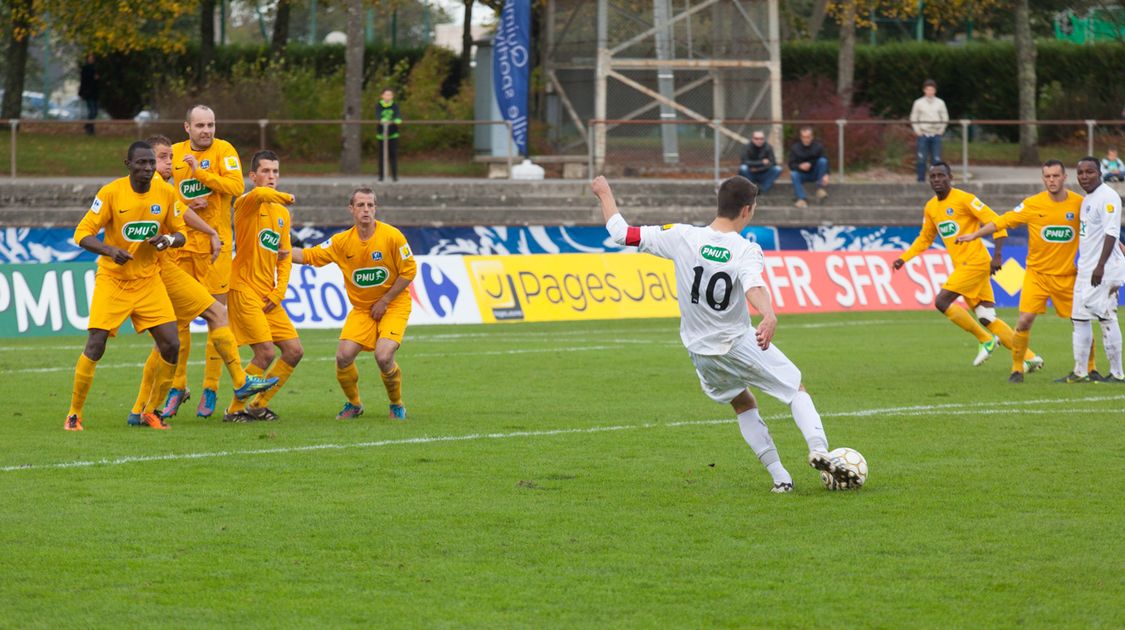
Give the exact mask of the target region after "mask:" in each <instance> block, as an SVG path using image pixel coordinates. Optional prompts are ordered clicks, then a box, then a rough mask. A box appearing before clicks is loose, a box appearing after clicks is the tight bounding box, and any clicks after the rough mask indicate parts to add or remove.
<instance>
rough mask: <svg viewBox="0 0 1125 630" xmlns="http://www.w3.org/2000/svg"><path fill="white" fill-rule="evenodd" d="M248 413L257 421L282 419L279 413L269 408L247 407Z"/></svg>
mask: <svg viewBox="0 0 1125 630" xmlns="http://www.w3.org/2000/svg"><path fill="white" fill-rule="evenodd" d="M246 413H248V414H250V415H251V416H253V417H254V419H255V420H278V419H280V418H281V416H279V415H277V412H275V411H274V410H273V409H270V408H269V407H247V408H246Z"/></svg>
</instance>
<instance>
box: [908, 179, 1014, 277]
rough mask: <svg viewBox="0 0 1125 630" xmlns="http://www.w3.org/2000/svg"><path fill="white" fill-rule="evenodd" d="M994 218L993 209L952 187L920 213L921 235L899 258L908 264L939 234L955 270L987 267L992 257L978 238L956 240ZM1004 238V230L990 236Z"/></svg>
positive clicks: (995, 216)
mask: <svg viewBox="0 0 1125 630" xmlns="http://www.w3.org/2000/svg"><path fill="white" fill-rule="evenodd" d="M997 218H998V217H997V215H996V213H995V212H993V211H992V208H989V207H988V206H986V205H985V204H984V202H983V201H981V200H980V199H977V196H976V195H974V194H972V193H970V192H965V191H964V190H959V189H957V188H953V189H951V190H950V191H949V194H948V195H946V197H945V199H938V198H937V195H934V196H933V197H932V198H930V200H929V201H927V202H926V207H925V209H924V210H923V211H922V233H921V234H919V235H918V238H917V239H915V240H914V243H913V244H911V245H910V249H908V250H906V252H904V253H903V255H902V259H903V260H904V261H907V260H910V259H911V258H914V257H915V256H917V255H918V254H921V253H922V252H924V251H926V249H928V248H929V247H930V244H932V243H933V242H934V237H935V236H938V235H940V236H941V239H942V241H943V242H944V243H945V249H946V250H948V251H949V257H950V258H952V259H953V266H954V267H961V266H970V267H988V266H989V265H991V264H992V255H991V254H989V253H988V248H987V247H985V246H984V243H983V242H982V241H981V240H980V239H977V240H975V241H970V242H968V243H958V242H957V237H958V236H959V235H961V234H971V233H973V232H976V231H977V230H979V229H980V227H981V226H982V225H984V224H985V223H995V222H996V220H997ZM1006 236H1008V233H1007V232H1005V231H1004V230H997V232H996V233H995V234H993V238H1005V237H1006Z"/></svg>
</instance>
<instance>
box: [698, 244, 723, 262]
mask: <svg viewBox="0 0 1125 630" xmlns="http://www.w3.org/2000/svg"><path fill="white" fill-rule="evenodd" d="M699 255H700V256H702V257H703V258H704V260H710V261H712V262H718V263H724V262H727V261H729V260H730V250H729V249H727V248H725V247H716V246H714V245H704V246H703V247H700V248H699Z"/></svg>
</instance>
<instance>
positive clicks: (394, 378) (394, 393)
mask: <svg viewBox="0 0 1125 630" xmlns="http://www.w3.org/2000/svg"><path fill="white" fill-rule="evenodd" d="M380 375H381V376H382V377H383V387H386V388H387V398H389V399H390V400H391V404H392V405H401V404H402V370H400V369H398V363H395V366H394V367H393V368H391V371H390V372H381V373H380Z"/></svg>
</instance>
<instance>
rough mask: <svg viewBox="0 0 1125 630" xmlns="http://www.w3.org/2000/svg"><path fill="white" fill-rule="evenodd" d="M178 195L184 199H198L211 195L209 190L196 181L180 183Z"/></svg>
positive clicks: (188, 180)
mask: <svg viewBox="0 0 1125 630" xmlns="http://www.w3.org/2000/svg"><path fill="white" fill-rule="evenodd" d="M180 194H181V195H183V196H184V199H198V198H200V197H206V196H207V195H210V194H211V189H210V188H208V187H206V186H204V185H203V182H201V181H199V180H198V179H185V180H184V181H182V182H180Z"/></svg>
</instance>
